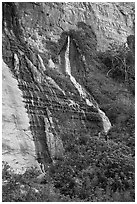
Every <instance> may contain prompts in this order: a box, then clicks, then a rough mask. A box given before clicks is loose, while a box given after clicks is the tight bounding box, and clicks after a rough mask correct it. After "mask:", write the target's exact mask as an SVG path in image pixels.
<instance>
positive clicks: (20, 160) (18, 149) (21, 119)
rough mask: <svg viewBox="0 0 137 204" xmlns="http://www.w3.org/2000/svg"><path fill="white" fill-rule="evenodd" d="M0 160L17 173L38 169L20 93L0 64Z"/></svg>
mask: <svg viewBox="0 0 137 204" xmlns="http://www.w3.org/2000/svg"><path fill="white" fill-rule="evenodd" d="M2 80H3V82H2V93H3V94H2V135H3V137H2V154H3V156H2V159H3V161H5V162H8V163H9V164H10V166H11V167H12V168H13V169H14V170H16V172H18V173H22V172H24V171H25V169H26V168H29V167H32V166H34V167H38V163H37V162H36V151H35V145H34V141H33V135H32V134H31V131H30V129H29V118H28V115H27V113H26V109H25V103H23V100H22V99H23V98H22V92H21V90H20V89H19V88H18V82H17V80H16V79H15V78H14V77H13V74H12V73H11V71H10V69H9V67H7V65H6V64H5V63H3V64H2Z"/></svg>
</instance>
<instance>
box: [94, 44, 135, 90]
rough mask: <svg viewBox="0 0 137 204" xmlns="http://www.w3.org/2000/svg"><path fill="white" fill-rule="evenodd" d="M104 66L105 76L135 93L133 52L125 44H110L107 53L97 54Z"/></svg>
mask: <svg viewBox="0 0 137 204" xmlns="http://www.w3.org/2000/svg"><path fill="white" fill-rule="evenodd" d="M98 56H99V58H100V59H101V61H102V62H103V64H104V65H105V66H106V69H107V73H106V75H107V76H109V77H111V78H113V79H114V80H116V81H117V82H123V83H124V84H126V86H127V87H128V88H129V90H130V91H131V92H132V93H135V87H134V82H135V52H134V49H132V48H131V46H128V45H127V43H126V44H121V45H117V44H116V43H112V44H110V47H109V48H108V50H107V51H105V52H103V53H99V54H98Z"/></svg>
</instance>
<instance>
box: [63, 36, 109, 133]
mask: <svg viewBox="0 0 137 204" xmlns="http://www.w3.org/2000/svg"><path fill="white" fill-rule="evenodd" d="M69 52H70V36H68V44H67V48H66V52H65V65H66V67H65V71H66V73H67V74H68V75H69V76H70V80H71V82H72V83H73V84H74V86H75V87H76V89H77V90H78V92H79V94H80V96H81V97H82V98H83V99H84V100H85V102H86V104H87V105H88V106H92V107H94V108H96V109H97V110H98V113H99V115H100V117H101V118H102V122H103V128H104V132H105V133H106V134H107V133H108V131H109V130H110V128H111V123H110V121H109V118H108V117H107V116H106V114H105V113H104V112H103V111H102V110H100V108H99V106H98V105H97V103H96V105H95V104H93V103H92V101H90V100H89V99H88V95H89V94H88V93H87V91H86V90H85V89H84V88H83V87H82V86H81V85H80V84H79V83H78V82H77V81H76V79H75V78H74V77H73V76H72V75H71V66H70V60H69Z"/></svg>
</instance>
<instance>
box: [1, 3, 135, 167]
mask: <svg viewBox="0 0 137 204" xmlns="http://www.w3.org/2000/svg"><path fill="white" fill-rule="evenodd" d="M134 9H135V5H134V3H128V2H125V3H118V2H116V3H92V2H89V3H88V2H74V3H65V2H63V3H57V2H56V3H51V2H50V3H49V2H45V3H44V2H43V3H38V2H31V3H26V2H20V3H17V2H16V3H12V2H5V3H3V20H2V22H3V32H2V38H3V43H2V46H3V50H2V55H3V61H4V62H3V71H2V72H3V75H2V80H3V93H2V96H3V101H2V103H3V104H2V105H3V113H2V114H3V160H4V161H7V162H9V163H10V164H11V166H12V167H13V168H14V169H15V170H17V169H22V168H27V167H29V166H37V165H38V163H42V164H44V165H45V168H46V166H48V165H49V164H51V163H52V162H54V161H56V160H59V159H61V158H63V157H65V154H67V153H68V152H69V151H70V150H69V149H67V142H68V141H71V140H72V142H73V137H75V138H76V137H81V136H82V135H87V136H89V135H90V136H92V135H97V136H98V134H99V133H100V132H103V127H104V126H103V120H102V118H101V116H100V114H99V111H98V108H100V110H102V111H103V113H104V114H105V115H106V117H108V119H109V121H110V123H111V125H112V126H114V125H122V124H124V125H125V121H127V120H128V118H129V117H130V115H129V112H128V110H129V109H130V113H131V115H132V114H133V113H134V96H133V94H132V93H131V91H130V90H129V89H128V87H127V86H125V84H124V83H119V82H116V81H115V80H113V79H112V78H111V77H108V76H107V74H106V72H105V71H104V68H103V64H102V63H101V62H100V61H99V59H98V57H97V52H100V51H101V52H103V51H106V50H107V49H108V47H111V45H112V43H116V44H118V45H121V44H123V43H126V42H127V37H128V36H131V35H134V29H135V12H134ZM68 36H69V37H70V45H69V54H68V61H69V63H70V67H71V74H72V76H73V77H74V78H75V80H76V82H77V83H78V84H80V85H81V86H82V87H83V88H84V91H85V93H86V94H87V96H85V97H87V98H88V100H89V101H90V102H91V103H93V104H94V105H93V106H89V105H88V104H87V102H86V100H85V99H84V98H83V97H82V96H81V95H80V94H79V92H78V89H77V88H76V86H74V84H73V83H72V81H71V80H70V76H69V75H68V74H67V72H66V58H65V56H66V50H67V46H68ZM128 39H129V40H128V42H127V43H128V44H129V45H130V46H131V48H133V45H132V40H130V38H128ZM37 161H38V163H37Z"/></svg>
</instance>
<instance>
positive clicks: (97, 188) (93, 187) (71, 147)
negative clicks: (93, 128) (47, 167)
mask: <svg viewBox="0 0 137 204" xmlns="http://www.w3.org/2000/svg"><path fill="white" fill-rule="evenodd" d="M67 147H68V148H67ZM66 148H67V149H68V153H67V156H66V158H65V159H64V161H60V162H59V161H58V162H57V163H56V165H55V166H54V167H52V169H51V174H52V177H53V180H54V185H55V187H56V188H58V189H59V190H60V193H61V194H64V195H69V196H70V197H71V198H72V199H73V198H76V197H77V198H79V199H81V200H84V201H100V202H101V201H102V202H103V201H121V202H124V201H125V202H126V201H134V158H133V157H132V155H131V150H130V148H128V147H127V146H124V145H123V144H122V143H115V142H113V141H111V140H110V141H105V140H104V139H99V138H98V137H92V138H90V137H89V138H87V136H86V137H82V138H79V139H76V140H75V141H74V142H73V144H72V143H69V141H67V143H66Z"/></svg>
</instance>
